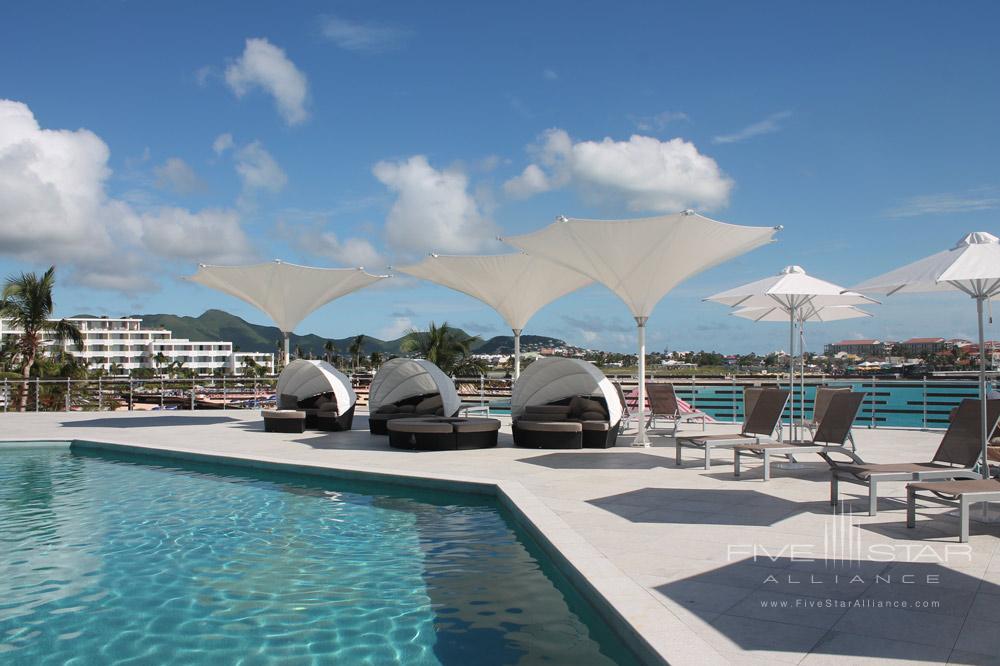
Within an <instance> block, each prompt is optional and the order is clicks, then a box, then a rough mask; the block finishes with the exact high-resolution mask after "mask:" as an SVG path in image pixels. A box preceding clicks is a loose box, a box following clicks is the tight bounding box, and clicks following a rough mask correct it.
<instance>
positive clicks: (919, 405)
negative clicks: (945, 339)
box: [0, 375, 997, 429]
mask: <svg viewBox="0 0 1000 666" xmlns="http://www.w3.org/2000/svg"><path fill="white" fill-rule="evenodd" d="M612 379H614V380H615V381H618V382H620V383H621V385H622V388H623V390H624V391H625V393H626V394H629V393H632V392H633V391H634V390H635V388H636V387H637V381H636V378H635V377H634V376H620V377H612ZM351 380H352V384H353V386H354V388H355V391H356V392H357V393H358V399H359V404H360V405H361V406H364V405H366V404H367V397H368V386H369V384H370V383H371V376H370V375H354V376H352V377H351ZM454 381H455V385H456V388H457V389H458V392H459V396H460V397H461V398H462V401H463V403H464V404H465V405H466V406H474V407H475V408H476V409H475V411H477V412H494V413H503V412H505V411H507V410H509V407H510V398H511V389H512V384H513V382H512V380H511V379H510V378H496V377H489V376H482V375H481V376H476V377H456V378H454ZM655 381H669V382H671V383H673V384H674V387H675V389H676V391H677V396H678V397H679V398H680V399H682V400H684V401H686V402H688V403H689V404H690V405H691V407H693V408H695V409H698V410H701V411H704V412H706V413H707V414H709V415H710V416H712V417H714V418H715V419H716V420H718V421H723V422H732V423H739V422H742V421H743V418H744V414H743V389H744V388H745V387H747V386H780V387H783V388H787V386H788V382H787V380H784V381H782V380H781V379H780V378H777V379H776V378H765V377H759V378H758V377H755V378H735V377H731V378H726V379H720V378H699V377H697V376H695V375H692V376H690V377H672V378H670V379H657V380H655ZM276 383H277V378H276V377H256V378H254V377H241V376H227V377H203V378H196V379H172V378H167V377H157V378H153V379H135V378H133V379H129V378H122V377H101V378H96V379H37V378H31V379H29V380H28V382H27V385H25V383H24V382H23V381H22V380H20V379H4V380H2V384H0V406H2V410H3V411H4V412H12V411H27V412H43V411H46V412H51V411H64V412H65V411H133V410H135V411H138V410H167V409H171V410H172V409H182V410H188V409H198V410H210V409H261V408H268V407H271V406H273V405H274V402H275V401H274V391H275V386H276ZM996 384H997V380H996V376H995V375H994V376H993V377H991V379H990V386H991V387H996ZM819 386H832V387H849V388H851V389H852V390H854V391H862V392H864V393H865V394H866V396H865V401H864V403H863V405H862V408H861V412H860V413H859V415H858V424H859V425H867V426H868V427H871V428H878V427H910V428H924V429H932V428H946V427H947V425H948V418H949V414H950V412H951V409H952V408H954V407H956V406H958V404H959V403H960V402H961V401H962V399H964V398H975V397H977V396H978V384H977V382H976V380H975V379H964V378H961V379H955V378H947V379H941V378H923V379H917V380H889V379H877V378H863V379H857V378H825V377H814V378H806V380H805V383H804V385H802V386H800V385H799V384H798V383H796V386H795V387H794V390H793V399H794V400H795V405H796V414H797V415H798V416H803V417H806V418H808V417H810V416H811V414H812V407H813V401H814V399H815V394H816V389H817V388H818V387H819ZM22 405H23V409H22ZM788 411H790V410H787V411H786V417H787V415H788V413H787V412H788Z"/></svg>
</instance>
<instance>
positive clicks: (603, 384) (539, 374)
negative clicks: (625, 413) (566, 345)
mask: <svg viewBox="0 0 1000 666" xmlns="http://www.w3.org/2000/svg"><path fill="white" fill-rule="evenodd" d="M577 395H592V396H599V397H602V398H604V402H605V404H606V405H607V406H608V419H609V421H610V423H611V425H612V426H614V424H616V423H618V422H619V421H620V420H621V418H622V404H621V400H620V399H619V398H618V391H617V390H616V389H615V386H614V384H612V383H611V380H610V379H608V378H607V377H605V376H604V373H603V372H601V371H600V370H598V369H597V366H595V365H594V364H593V363H587V362H586V361H582V360H580V359H578V358H564V357H561V356H549V357H543V358H540V359H538V360H537V361H535V362H534V363H532V364H531V365H529V366H528V369H527V370H525V371H524V374H523V375H521V378H520V379H518V380H517V382H516V383H515V384H514V390H513V393H512V395H511V400H510V413H511V416H514V417H518V416H520V415H521V413H522V412H524V408H525V407H527V406H529V405H547V404H549V403H551V402H556V401H558V400H564V399H566V398H572V397H573V396H577Z"/></svg>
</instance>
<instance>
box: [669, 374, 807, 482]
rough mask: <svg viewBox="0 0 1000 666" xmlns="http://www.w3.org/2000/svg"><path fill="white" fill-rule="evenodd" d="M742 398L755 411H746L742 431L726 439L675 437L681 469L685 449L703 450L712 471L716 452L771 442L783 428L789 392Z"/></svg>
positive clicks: (754, 392) (756, 392) (753, 391)
mask: <svg viewBox="0 0 1000 666" xmlns="http://www.w3.org/2000/svg"><path fill="white" fill-rule="evenodd" d="M743 395H744V400H745V402H746V404H748V405H750V404H752V405H753V406H752V408H750V407H748V408H747V412H748V414H747V419H746V422H745V423H744V424H743V429H742V430H741V431H740V432H739V433H733V434H732V435H731V436H726V437H725V438H718V437H715V436H713V435H707V436H705V435H701V436H699V435H689V436H684V437H675V438H674V449H675V452H674V457H675V459H674V462H675V464H676V465H677V466H678V467H680V465H681V463H682V460H681V450H682V449H684V448H692V449H700V450H702V451H703V452H704V455H705V469H706V470H708V469H711V468H712V450H713V449H731V448H733V447H734V446H737V445H739V444H754V443H760V442H761V441H772V440H771V438H772V437H773V436H774V432H775V430H777V429H778V428H780V426H781V414H782V412H784V411H785V405H786V404H788V397H789V392H788V391H786V390H784V389H759V388H748V389H746V390H745V391H744V393H743ZM751 401H752V403H751ZM779 432H780V431H779ZM779 436H780V435H779Z"/></svg>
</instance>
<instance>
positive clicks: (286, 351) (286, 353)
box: [281, 331, 292, 367]
mask: <svg viewBox="0 0 1000 666" xmlns="http://www.w3.org/2000/svg"><path fill="white" fill-rule="evenodd" d="M281 334H282V335H283V336H284V337H285V348H284V351H283V352H282V354H281V355H282V359H281V367H285V366H286V365H288V361H289V359H290V358H291V352H290V351H289V345H290V344H291V341H292V336H291V334H290V333H289V332H288V331H282V332H281Z"/></svg>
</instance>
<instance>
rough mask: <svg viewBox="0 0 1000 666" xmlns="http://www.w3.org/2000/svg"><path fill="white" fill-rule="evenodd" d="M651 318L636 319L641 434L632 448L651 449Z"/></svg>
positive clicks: (636, 437)
mask: <svg viewBox="0 0 1000 666" xmlns="http://www.w3.org/2000/svg"><path fill="white" fill-rule="evenodd" d="M648 319H649V317H636V318H635V325H636V328H638V329H639V406H638V408H637V409H636V411H637V412H638V415H639V432H638V433H637V434H636V436H635V441H634V442H632V446H641V447H644V448H649V438H648V437H646V415H645V410H646V321H647V320H648Z"/></svg>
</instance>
